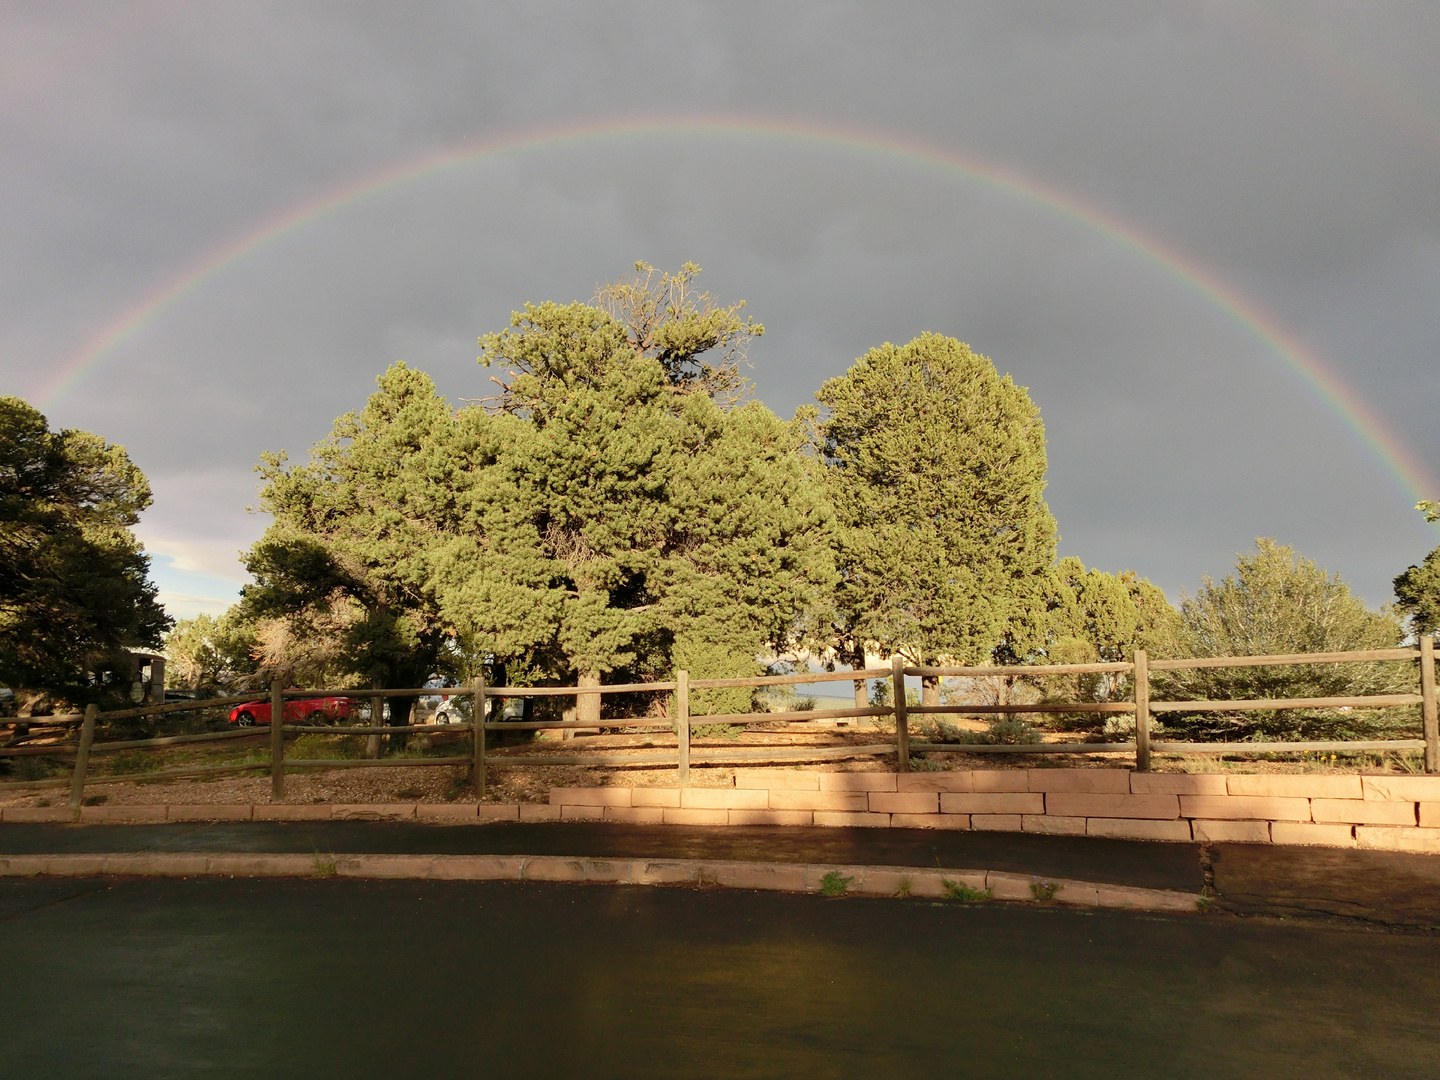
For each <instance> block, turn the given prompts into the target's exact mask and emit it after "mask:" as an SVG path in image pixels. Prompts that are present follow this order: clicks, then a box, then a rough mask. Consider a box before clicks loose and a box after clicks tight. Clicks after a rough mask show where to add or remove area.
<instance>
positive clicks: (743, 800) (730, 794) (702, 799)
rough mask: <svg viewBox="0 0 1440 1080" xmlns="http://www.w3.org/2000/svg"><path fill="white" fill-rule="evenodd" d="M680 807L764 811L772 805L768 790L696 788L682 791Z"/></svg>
mask: <svg viewBox="0 0 1440 1080" xmlns="http://www.w3.org/2000/svg"><path fill="white" fill-rule="evenodd" d="M680 805H681V806H683V807H686V808H688V809H693V810H764V809H765V808H767V807H768V806H769V805H770V792H769V790H768V789H766V788H703V787H702V788H694V787H687V788H683V789H682V790H681V791H680Z"/></svg>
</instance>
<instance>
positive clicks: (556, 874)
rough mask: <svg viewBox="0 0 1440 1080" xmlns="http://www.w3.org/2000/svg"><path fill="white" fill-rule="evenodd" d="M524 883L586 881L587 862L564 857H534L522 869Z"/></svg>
mask: <svg viewBox="0 0 1440 1080" xmlns="http://www.w3.org/2000/svg"><path fill="white" fill-rule="evenodd" d="M520 877H521V879H522V880H524V881H584V880H585V860H584V859H567V858H565V857H564V856H563V855H534V856H531V857H530V858H528V859H526V860H525V864H524V865H523V866H522V867H521V868H520Z"/></svg>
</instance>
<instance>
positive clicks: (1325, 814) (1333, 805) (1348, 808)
mask: <svg viewBox="0 0 1440 1080" xmlns="http://www.w3.org/2000/svg"><path fill="white" fill-rule="evenodd" d="M1310 815H1311V817H1313V818H1314V819H1315V820H1316V821H1343V822H1347V823H1349V824H1351V825H1414V824H1415V804H1414V803H1413V802H1377V801H1376V800H1374V799H1311V800H1310Z"/></svg>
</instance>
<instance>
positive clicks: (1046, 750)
mask: <svg viewBox="0 0 1440 1080" xmlns="http://www.w3.org/2000/svg"><path fill="white" fill-rule="evenodd" d="M1415 661H1418V663H1419V668H1420V693H1418V694H1409V693H1407V694H1369V695H1350V696H1333V697H1311V698H1250V699H1241V700H1226V701H1219V700H1213V701H1212V700H1199V699H1193V700H1185V701H1168V700H1153V699H1152V698H1151V697H1150V691H1151V689H1152V687H1151V682H1150V673H1151V672H1154V671H1194V670H1204V669H1220V668H1238V667H1275V666H1286V665H1300V664H1345V663H1376V662H1415ZM1087 674H1119V675H1126V676H1129V677H1130V682H1131V684H1132V692H1131V696H1130V699H1129V700H1123V701H1098V702H1097V701H1089V702H1054V701H1046V702H1032V703H1013V702H1012V703H1008V704H1007V703H998V702H997V703H994V704H990V703H983V704H982V703H965V702H958V703H951V704H942V705H911V704H909V703H908V702H907V701H906V697H905V679H906V677H907V676H910V677H914V676H919V677H922V678H926V679H944V678H971V679H986V678H996V677H998V678H1004V679H1010V678H1015V677H1022V676H1026V677H1037V676H1039V677H1058V676H1069V675H1087ZM874 680H884V681H886V682H887V683H888V684H889V692H890V703H889V704H884V705H871V706H868V707H860V706H857V707H855V708H836V709H808V710H798V709H790V710H787V711H782V712H773V713H771V712H765V713H758V712H744V713H717V714H693V713H692V712H691V708H690V695H691V691H694V690H722V689H742V688H755V689H758V688H763V687H783V686H800V685H807V684H813V683H822V682H823V683H844V682H849V683H853V684H855V686H856V688H857V690H858V689H859V688H861V687H862V686H863V684H865V683H868V682H870V681H874ZM932 685H933V684H932ZM618 694H646V695H663V698H662V700H661V701H660V703H659V704H656V703H655V702H654V701H653V700H652V701H651V703H650V705H649V706H647V707H648V708H649V709H651V711H652V715H645V716H633V717H605V718H601V719H599V720H595V719H588V720H580V719H561V720H526V719H519V720H507V719H504V718H503V717H500V716H499V715H498V713H499V709H500V705H499V704H496V705H495V706H493V708H492V709H491V712H492V717H493V718H487V717H486V716H485V711H486V709H485V707H484V703H485V702H486V700H487V699H489V700H491V701H495V702H503V701H505V700H507V699H519V700H524V699H535V698H550V697H561V698H564V697H569V698H573V699H574V700H575V701H576V702H577V703H580V702H582V701H584V700H586V699H589V700H591V701H593V700H594V699H595V698H596V697H601V696H606V695H618ZM332 697H333V698H344V699H350V700H353V701H357V702H359V701H368V702H369V703H370V715H369V722H368V723H365V722H361V723H354V722H351V723H338V724H319V723H315V722H313V721H312V720H308V719H307V718H306V717H301V718H298V719H296V720H294V721H289V720H286V719H285V718H284V713H285V711H286V708H285V705H286V702H303V701H311V700H314V699H318V698H332ZM414 698H446V699H450V700H457V701H466V700H468V703H469V704H468V707H467V708H468V710H469V711H470V714H471V715H472V716H473V717H474V719H472V720H469V721H464V722H460V723H430V724H415V723H410V724H387V723H385V722H384V714H383V710H382V709H381V707H380V703H381V702H382V701H383V700H385V699H396V700H404V699H414ZM246 704H250V705H255V706H257V707H266V708H268V709H269V713H268V715H269V716H270V717H275V716H279V717H280V718H281V722H280V723H271V724H268V725H267V724H265V723H263V722H261V723H258V724H257V726H251V727H246V728H241V729H239V730H227V731H209V732H201V733H197V734H190V735H164V736H158V737H155V738H148V739H124V740H115V741H110V742H96V741H95V729H96V726H97V724H98V723H100V722H101V721H104V722H106V723H110V722H113V721H117V720H130V719H144V718H152V717H158V716H168V715H171V714H175V713H181V712H195V711H204V710H208V709H217V708H224V707H227V706H236V705H246ZM1417 705H1418V706H1419V707H1420V711H1421V726H1422V729H1423V730H1422V735H1423V737H1422V738H1419V739H1378V740H1377V739H1370V740H1310V741H1279V742H1248V741H1247V742H1189V741H1176V740H1167V739H1155V740H1152V739H1151V731H1150V727H1151V720H1150V718H1151V716H1152V715H1155V714H1165V713H1203V712H1224V713H1231V712H1253V711H1256V710H1277V711H1278V710H1286V709H1290V710H1293V709H1384V708H1397V707H1414V706H1417ZM527 709H528V706H527ZM655 710H659V712H660V713H661V715H654V714H653V713H654V711H655ZM1047 714H1048V715H1056V714H1061V715H1063V714H1091V715H1125V716H1133V717H1134V718H1135V735H1134V738H1133V739H1130V740H1126V741H1122V742H1035V743H987V742H963V741H956V740H954V739H944V740H939V739H935V738H934V735H935V734H937V733H936V732H932V733H931V736H930V737H928V738H925V739H922V740H919V741H914V742H912V741H911V739H910V717H911V716H912V715H914V716H921V717H924V716H941V715H949V716H977V717H978V716H995V715H1017V716H1018V715H1047ZM260 715H265V714H264V713H261V714H260ZM257 719H258V717H257ZM867 719H868V720H875V721H880V720H884V721H886V723H887V724H888V723H893V725H894V733H893V737H891V738H889V739H888V740H887V741H883V742H866V743H851V744H840V745H836V744H833V743H832V744H827V745H813V746H803V745H799V746H797V745H784V746H767V745H763V744H756V743H753V742H752V743H751V744H750V745H747V746H743V747H735V748H727V747H714V746H710V745H705V746H692V741H693V739H694V737H695V731H696V729H701V730H702V731H703V729H705V728H711V727H724V728H749V729H751V730H755V729H757V728H760V727H763V726H765V725H774V726H777V727H779V728H781V729H786V728H789V727H790V726H792V725H795V724H806V723H813V722H816V721H835V722H839V721H851V720H855V721H858V720H867ZM75 721H78V722H79V723H80V731H79V733H78V738H76V737H75V736H74V734H73V733H72V734H71V736H70V737H69V738H68V739H67V740H66V741H63V742H56V743H41V744H29V745H23V746H22V745H11V746H7V747H0V757H15V758H18V757H33V756H47V757H55V758H61V759H69V758H71V757H73V758H74V767H73V770H72V775H71V777H70V778H69V779H68V780H67V779H59V778H56V779H47V780H30V781H11V782H6V783H4V784H0V788H16V787H60V786H65V785H69V787H70V804H71V805H72V806H79V805H80V803H81V801H82V798H83V794H84V789H85V787H86V786H87V785H97V784H116V783H124V782H130V781H136V780H142V781H147V782H148V781H152V780H164V779H181V778H185V777H213V776H224V775H230V774H241V773H248V772H258V771H268V772H269V774H270V777H271V797H272V798H273V799H275V800H276V801H280V800H282V799H283V798H284V793H285V773H286V771H287V770H313V769H357V768H418V767H423V766H432V765H433V766H440V765H446V766H454V765H467V766H469V767H470V769H471V772H472V776H473V780H474V784H475V789H476V792H477V795H478V796H480V797H483V796H484V792H485V772H486V766H487V748H486V734H487V733H499V734H502V735H503V733H504V732H507V731H514V732H537V731H559V732H564V733H568V732H571V731H578V730H588V731H590V732H595V731H597V729H606V730H609V731H616V732H621V733H622V735H617V736H615V738H620V737H623V734H630V735H635V736H644V737H645V738H644V745H640V746H635V747H634V748H633V749H629V748H627V749H618V748H617V749H614V750H610V751H605V750H599V751H589V752H584V753H563V752H560V753H547V752H536V750H535V749H529V750H522V751H521V752H518V753H513V752H504V751H501V752H499V753H496V754H494V755H490V757H491V758H493V760H494V761H495V762H499V763H501V764H504V765H506V766H512V765H516V766H518V765H605V766H653V765H664V766H673V767H675V768H676V770H677V774H678V779H679V781H680V783H681V784H686V783H688V782H689V770H690V766H691V765H724V764H741V763H748V764H766V763H784V762H819V761H834V760H840V759H844V758H854V757H867V756H876V755H890V754H893V755H895V758H896V766H897V768H899V769H900V770H902V771H904V770H906V769H908V768H909V758H910V754H911V753H912V752H913V753H923V754H1020V755H1033V754H1127V755H1130V754H1133V755H1134V757H1135V767H1136V768H1137V769H1139V770H1145V769H1148V768H1149V764H1150V755H1151V753H1152V752H1154V753H1173V754H1236V753H1241V754H1274V753H1311V752H1346V751H1369V752H1373V751H1390V750H1423V751H1424V754H1425V769H1426V771H1427V772H1432V773H1433V772H1440V719H1437V710H1436V682H1435V645H1434V640H1433V639H1432V638H1430V637H1428V636H1426V637H1422V638H1421V639H1420V641H1419V646H1418V648H1395V649H1365V650H1353V651H1349V652H1328V653H1298V654H1286V655H1267V656H1220V657H1199V658H1189V659H1183V660H1151V659H1149V658H1148V657H1147V655H1146V654H1145V652H1144V651H1143V650H1137V651H1136V653H1135V655H1134V658H1133V659H1132V660H1124V661H1113V662H1105V663H1091V664H1043V665H1036V664H1030V665H1015V666H1009V667H996V666H921V665H907V664H905V663H904V661H903V659H902V658H901V657H899V656H895V657H893V658H892V660H891V665H890V666H889V667H885V668H864V669H860V670H855V671H823V672H803V673H798V674H792V675H758V676H747V677H736V678H714V679H691V678H690V675H689V673H688V672H686V671H678V672H676V673H675V678H674V679H673V680H670V681H667V682H648V683H616V684H608V685H599V686H487V685H486V684H485V682H484V680H483V679H476V680H475V681H474V682H473V683H471V684H470V685H467V686H455V687H402V688H394V689H385V688H382V687H367V688H355V687H350V688H344V689H329V690H326V689H285V688H284V687H283V685H282V683H281V682H280V681H276V682H274V683H272V685H271V686H270V687H269V688H268V690H267V691H266V692H264V693H263V694H256V693H251V694H243V695H232V696H227V697H218V698H209V699H206V700H203V701H183V702H167V703H165V704H162V705H149V706H141V707H136V708H126V709H119V710H115V711H113V712H107V713H104V714H101V713H100V712H99V711H98V710H97V709H96V707H95V706H93V705H92V706H90V707H89V708H88V709H87V710H86V711H85V712H84V713H83V714H76V715H73V716H72V715H70V714H65V715H62V716H45V717H33V718H31V717H24V718H12V719H11V720H9V721H7V723H9V724H10V725H11V726H16V725H19V724H24V725H34V726H37V727H40V726H48V727H51V728H54V729H56V730H57V731H64V730H65V728H66V727H67V726H68V725H70V724H72V723H74V722H75ZM267 726H268V727H269V731H268V732H267V731H266V730H265V728H266V727H267ZM819 730H821V731H824V730H828V729H825V728H821V729H819ZM421 732H423V733H428V734H430V735H436V736H440V735H453V736H456V737H457V740H458V741H459V742H460V743H461V745H462V746H464V745H465V744H466V743H467V742H468V749H467V751H466V752H465V753H463V754H452V755H447V756H433V757H408V756H406V757H399V756H389V757H384V758H381V757H379V756H378V747H379V745H380V744H379V739H380V736H382V735H387V736H393V735H400V734H407V735H408V734H415V733H421ZM309 734H316V735H344V736H360V735H364V736H366V737H367V738H368V740H369V743H368V746H367V756H366V757H363V758H353V757H346V758H287V757H286V756H285V738H286V737H287V736H294V735H309ZM53 735H54V732H52V733H51V735H50V736H46V737H53ZM267 735H268V737H269V738H268V741H269V744H270V745H269V750H270V752H269V754H268V756H267V757H266V758H262V759H258V760H254V759H252V760H246V761H243V762H230V763H224V764H216V765H182V766H177V767H173V768H161V769H154V770H150V771H128V770H127V771H125V772H121V773H110V774H106V775H90V773H89V762H90V756H91V755H92V754H111V753H118V752H121V751H134V750H149V749H160V748H164V747H175V746H185V745H192V744H207V743H214V742H223V741H226V740H232V739H252V740H253V739H264V738H265V737H266V736H267ZM597 741H598V740H597ZM592 745H594V744H592Z"/></svg>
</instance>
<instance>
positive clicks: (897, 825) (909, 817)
mask: <svg viewBox="0 0 1440 1080" xmlns="http://www.w3.org/2000/svg"><path fill="white" fill-rule="evenodd" d="M890 827H891V828H892V829H968V828H970V815H969V814H891V815H890Z"/></svg>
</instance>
